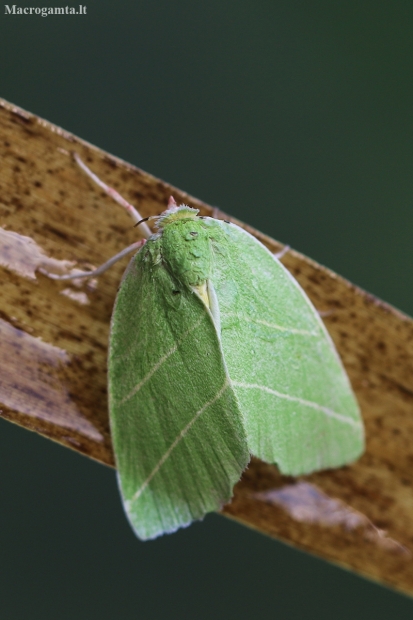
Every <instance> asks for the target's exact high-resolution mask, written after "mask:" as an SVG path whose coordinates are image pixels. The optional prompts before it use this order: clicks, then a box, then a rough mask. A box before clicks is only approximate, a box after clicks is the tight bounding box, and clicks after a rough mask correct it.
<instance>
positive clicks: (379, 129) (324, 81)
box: [0, 0, 413, 620]
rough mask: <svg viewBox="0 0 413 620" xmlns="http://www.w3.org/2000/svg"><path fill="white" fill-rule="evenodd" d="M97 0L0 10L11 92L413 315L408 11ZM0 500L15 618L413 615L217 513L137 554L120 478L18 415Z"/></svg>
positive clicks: (412, 13) (5, 89)
mask: <svg viewBox="0 0 413 620" xmlns="http://www.w3.org/2000/svg"><path fill="white" fill-rule="evenodd" d="M33 1H34V2H36V1H37V0H33ZM82 2H86V4H85V6H86V9H87V14H86V15H73V16H71V15H65V16H48V17H44V18H42V17H40V16H35V15H32V16H17V15H7V14H1V16H0V57H1V63H0V96H2V97H4V98H6V99H8V100H9V101H12V102H13V103H15V104H17V105H19V106H21V107H23V108H25V109H27V110H29V111H31V112H34V113H36V114H38V115H40V116H42V117H44V118H46V119H48V120H50V121H52V122H54V123H56V124H58V125H60V126H61V127H64V128H65V129H67V130H69V131H71V132H73V133H75V134H77V135H78V136H80V137H82V138H84V139H86V140H88V141H90V142H92V143H94V144H96V145H98V146H100V147H101V148H103V149H106V150H108V151H109V152H111V153H113V154H115V155H117V156H119V157H121V158H123V159H125V160H127V161H129V162H131V163H133V164H135V165H137V166H139V167H141V168H143V169H144V170H147V171H148V172H151V173H152V174H154V175H156V176H158V177H161V178H162V179H164V180H166V181H168V182H170V183H172V184H174V185H176V186H178V187H179V188H181V189H184V190H186V191H188V192H189V193H191V194H193V195H194V196H196V197H198V198H200V199H202V200H205V201H206V202H209V203H210V204H212V205H216V206H218V207H220V208H221V209H223V210H224V211H226V212H228V213H231V214H232V215H234V216H236V217H238V218H240V219H241V220H244V221H246V222H248V223H249V224H251V225H253V226H255V227H256V228H258V229H260V230H262V231H263V232H265V233H267V234H269V235H270V236H273V237H275V238H276V239H278V240H280V241H282V242H285V243H288V244H289V245H291V246H292V247H293V248H295V249H297V250H299V251H301V252H303V253H305V254H307V255H308V256H310V257H312V258H314V259H315V260H317V261H318V262H321V263H323V264H324V265H327V266H328V267H330V268H331V269H333V270H335V271H337V272H338V273H340V274H341V275H343V276H345V277H346V278H348V279H349V280H351V281H352V282H354V283H355V284H358V285H359V286H361V287H362V288H364V289H366V290H368V291H369V292H371V293H374V294H375V295H377V296H379V297H381V298H382V299H384V300H385V301H388V302H390V303H391V304H393V305H395V306H397V307H398V308H399V309H401V310H403V311H405V312H407V313H410V314H413V287H412V286H411V282H412V277H413V267H412V265H413V244H412V242H411V235H412V229H413V209H412V204H413V123H412V110H413V106H412V103H413V37H412V34H411V32H412V24H413V4H412V3H411V2H403V1H400V2H397V3H378V2H374V1H372V0H370V1H367V0H361V1H360V0H358V1H356V0H348V1H347V2H334V3H332V2H328V1H326V0H325V1H322V0H315V1H314V2H311V3H309V2H304V1H301V2H300V1H299V0H288V1H287V0H281V1H277V0H256V1H255V2H254V3H252V2H247V1H245V0H237V1H234V0H227V1H226V2H219V1H218V0H209V1H208V2H191V1H189V0H174V2H170V1H169V2H167V1H166V0H151V1H150V2H149V1H148V0H143V1H139V2H137V1H136V0H118V1H117V2H116V3H115V2H113V1H111V2H109V1H107V0H82ZM9 6H11V5H9ZM16 6H29V4H26V5H16ZM30 6H39V7H40V6H59V2H58V0H56V2H55V3H54V4H52V3H48V2H42V3H41V4H38V5H36V4H32V5H30ZM72 6H74V7H76V9H77V8H78V5H72ZM0 489H1V490H0V497H1V503H0V613H1V616H2V617H3V618H7V620H17V619H19V620H20V619H24V620H26V619H27V618H30V620H35V619H37V618H39V619H42V620H49V619H53V620H54V619H55V618H59V620H72V619H76V620H92V619H95V618H96V619H99V620H103V619H106V618H107V619H109V618H110V619H112V618H140V619H143V620H158V619H162V620H163V619H164V618H168V619H171V620H175V619H178V618H179V619H182V618H196V619H197V620H204V619H205V620H206V619H211V618H214V619H216V620H221V619H222V620H223V619H224V618H225V619H228V618H236V619H237V620H244V619H251V618H260V619H267V618H268V619H270V618H282V619H283V620H290V619H293V618H294V619H296V618H317V619H318V620H324V619H327V618H328V619H330V618H331V617H334V619H335V620H344V619H348V618H352V620H361V619H364V618H366V617H370V618H372V617H374V618H375V619H376V620H377V619H387V618H390V617H392V618H397V619H398V620H403V619H404V618H406V619H407V618H409V619H410V618H411V617H412V613H413V601H412V600H411V599H409V598H407V597H404V596H403V595H400V594H396V593H394V592H392V591H390V590H387V589H385V588H382V587H380V586H377V585H375V584H373V583H370V582H368V581H366V580H364V579H362V578H359V577H357V576H355V575H353V574H351V573H348V572H346V571H345V570H342V569H340V568H336V567H334V566H331V565H329V564H327V563H325V562H323V561H321V560H318V559H316V558H313V557H310V556H308V555H306V554H304V553H301V552H299V551H296V550H293V549H291V548H289V547H287V546H285V545H283V544H281V543H278V542H276V541H272V540H270V539H268V538H266V537H264V536H262V535H260V534H257V533H255V532H253V531H250V530H248V529H246V528H243V527H241V526H240V525H237V524H235V523H233V522H230V521H228V520H226V519H224V518H222V517H219V516H216V515H210V516H208V517H207V518H206V519H205V521H204V522H202V523H197V524H195V525H193V526H192V527H190V528H188V529H186V530H183V531H180V532H179V533H177V534H175V535H173V536H166V537H163V538H161V539H159V540H156V541H154V542H151V543H141V542H139V541H138V540H137V539H136V538H135V537H134V535H133V534H132V531H131V530H130V529H129V526H128V523H127V522H126V519H125V518H124V515H123V511H122V508H121V504H120V501H119V497H118V492H117V488H116V484H115V477H114V472H113V471H111V470H110V469H109V468H105V467H103V466H101V465H98V464H96V463H95V462H92V461H90V460H88V459H86V458H84V457H81V456H79V455H77V454H75V453H74V452H71V451H69V450H66V449H63V448H61V447H59V446H58V445H56V444H53V443H52V442H50V441H47V440H45V439H43V438H41V437H39V436H37V435H35V434H34V433H30V432H28V431H25V430H22V429H20V428H18V427H15V426H13V425H11V424H9V423H7V422H4V421H0Z"/></svg>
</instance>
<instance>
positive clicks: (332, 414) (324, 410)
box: [232, 381, 361, 428]
mask: <svg viewBox="0 0 413 620" xmlns="http://www.w3.org/2000/svg"><path fill="white" fill-rule="evenodd" d="M232 385H233V386H234V387H240V388H246V389H250V390H251V389H252V390H262V391H263V392H267V393H268V394H272V395H273V396H277V397H278V398H284V399H285V400H290V401H292V402H295V403H299V404H300V405H304V406H305V407H311V409H316V410H317V411H321V412H322V413H324V414H325V415H326V416H328V417H330V418H335V419H336V420H339V421H340V422H344V424H350V426H354V427H355V428H360V427H361V422H360V421H359V420H354V419H353V418H349V417H346V416H344V415H341V413H337V412H336V411H333V410H332V409H329V408H328V407H324V406H323V405H319V404H318V403H314V402H313V401H311V400H305V399H304V398H300V397H299V396H290V395H289V394H282V393H281V392H277V391H276V390H272V389H271V388H269V387H266V386H265V385H258V384H257V383H241V382H239V381H233V382H232Z"/></svg>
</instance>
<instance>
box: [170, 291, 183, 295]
mask: <svg viewBox="0 0 413 620" xmlns="http://www.w3.org/2000/svg"><path fill="white" fill-rule="evenodd" d="M180 292H181V291H172V295H179V293H180Z"/></svg>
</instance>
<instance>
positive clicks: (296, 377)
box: [211, 222, 364, 475]
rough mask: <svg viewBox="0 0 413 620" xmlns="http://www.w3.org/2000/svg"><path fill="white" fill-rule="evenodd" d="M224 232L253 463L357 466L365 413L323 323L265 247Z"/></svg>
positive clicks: (231, 352) (226, 328) (237, 382)
mask: <svg viewBox="0 0 413 620" xmlns="http://www.w3.org/2000/svg"><path fill="white" fill-rule="evenodd" d="M211 225H212V224H211ZM219 226H220V229H221V231H224V232H225V233H226V239H227V242H226V243H221V242H220V241H219V235H217V239H218V241H217V243H216V244H215V250H216V251H215V269H214V273H213V277H212V280H213V284H214V287H215V290H216V294H217V298H218V303H219V309H220V317H221V329H222V334H221V336H222V347H223V351H224V357H225V361H226V363H227V367H228V371H229V375H230V377H231V379H232V381H233V386H234V389H235V392H236V394H237V396H238V399H239V402H240V404H241V410H242V412H243V416H244V425H245V428H246V432H247V441H248V446H249V448H250V451H251V453H252V454H254V455H255V456H257V457H259V458H261V459H263V460H264V461H266V462H271V463H274V462H275V463H277V464H278V465H279V468H280V470H281V471H282V472H283V473H285V474H292V475H298V474H302V473H309V472H311V471H314V470H318V469H324V468H329V467H337V466H340V465H343V464H345V463H348V462H351V461H353V460H355V459H356V458H357V457H358V456H359V455H360V454H361V453H362V451H363V448H364V431H363V424H362V421H361V417H360V411H359V408H358V405H357V401H356V399H355V396H354V394H353V391H352V389H351V386H350V383H349V380H348V377H347V375H346V373H345V371H344V368H343V366H342V363H341V361H340V359H339V357H338V354H337V352H336V350H335V347H334V345H333V343H332V341H331V338H330V336H329V334H328V333H327V330H326V329H325V327H324V325H323V323H322V321H321V319H320V317H319V315H318V313H317V312H316V310H315V309H314V307H313V306H312V304H311V302H310V301H309V299H308V297H307V296H306V294H305V293H304V291H303V290H302V289H301V287H300V286H299V285H298V283H297V282H296V280H295V279H294V278H293V277H292V276H291V275H290V273H289V272H288V271H287V270H286V269H285V268H284V267H283V265H282V264H281V263H280V262H279V261H278V260H277V259H275V258H274V256H273V255H272V254H271V253H270V252H269V251H268V250H267V249H266V248H265V247H264V246H263V245H262V244H261V243H259V242H258V241H257V240H256V239H255V238H254V237H252V236H251V235H250V234H249V233H247V232H245V231H244V230H242V229H241V228H239V227H238V226H234V225H230V224H226V223H223V222H220V223H219Z"/></svg>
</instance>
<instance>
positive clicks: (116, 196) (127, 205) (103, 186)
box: [73, 153, 152, 239]
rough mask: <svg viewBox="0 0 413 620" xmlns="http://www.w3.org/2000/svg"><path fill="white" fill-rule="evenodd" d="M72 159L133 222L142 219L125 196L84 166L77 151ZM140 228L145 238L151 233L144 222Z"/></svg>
mask: <svg viewBox="0 0 413 620" xmlns="http://www.w3.org/2000/svg"><path fill="white" fill-rule="evenodd" d="M73 159H74V160H75V162H76V163H77V165H78V166H79V167H80V168H82V170H83V172H85V173H86V174H87V175H88V177H89V178H90V179H92V181H93V182H94V183H96V185H98V186H99V187H100V188H101V189H103V191H104V192H105V193H106V194H107V195H108V196H110V197H111V198H113V200H115V201H116V202H117V203H118V204H120V206H121V207H123V208H124V209H125V210H126V211H127V212H128V213H129V215H130V217H131V218H132V219H133V221H134V222H135V224H137V223H138V222H140V221H141V220H142V219H143V218H142V217H141V215H140V213H139V211H138V210H137V209H135V207H134V206H133V205H131V204H130V203H129V202H128V201H127V200H125V198H123V196H121V195H120V194H119V192H117V191H116V190H115V189H114V188H113V187H109V185H106V183H104V182H103V181H101V179H99V177H98V176H97V175H96V174H95V173H94V172H92V171H91V169H90V168H89V167H88V166H86V164H85V163H84V162H83V161H82V160H81V159H80V157H79V155H78V154H77V153H73ZM140 230H141V231H142V235H143V236H144V237H145V238H146V239H148V238H149V237H150V236H151V234H152V232H151V229H150V228H149V226H148V225H147V224H145V223H142V224H141V227H140Z"/></svg>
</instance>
